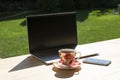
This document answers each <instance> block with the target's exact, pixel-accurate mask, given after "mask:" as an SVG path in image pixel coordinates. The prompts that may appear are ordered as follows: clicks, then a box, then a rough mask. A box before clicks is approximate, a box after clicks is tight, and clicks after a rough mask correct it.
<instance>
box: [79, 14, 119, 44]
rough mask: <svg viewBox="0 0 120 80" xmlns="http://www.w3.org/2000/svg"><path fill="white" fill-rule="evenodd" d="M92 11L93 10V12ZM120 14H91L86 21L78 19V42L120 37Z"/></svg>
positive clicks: (83, 42)
mask: <svg viewBox="0 0 120 80" xmlns="http://www.w3.org/2000/svg"><path fill="white" fill-rule="evenodd" d="M91 13H92V12H91ZM119 21H120V16H119V15H112V14H107V15H106V14H105V15H104V14H103V15H100V16H96V15H95V16H93V15H92V16H89V17H88V18H87V19H86V20H85V21H83V22H80V21H79V20H78V21H77V26H78V43H79V44H85V43H91V42H96V41H103V40H108V39H113V38H119V37H120V34H119V32H120V26H119V25H120V22H119Z"/></svg>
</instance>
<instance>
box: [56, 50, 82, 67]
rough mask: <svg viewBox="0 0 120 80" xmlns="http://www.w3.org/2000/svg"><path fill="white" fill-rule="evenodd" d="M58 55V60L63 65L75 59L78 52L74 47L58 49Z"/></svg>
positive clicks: (69, 63) (68, 64)
mask: <svg viewBox="0 0 120 80" xmlns="http://www.w3.org/2000/svg"><path fill="white" fill-rule="evenodd" d="M58 52H59V56H60V62H61V63H62V64H63V65H67V66H70V65H71V63H72V62H73V61H75V59H76V54H78V53H79V57H78V58H80V52H76V50H74V49H60V50H59V51H58Z"/></svg>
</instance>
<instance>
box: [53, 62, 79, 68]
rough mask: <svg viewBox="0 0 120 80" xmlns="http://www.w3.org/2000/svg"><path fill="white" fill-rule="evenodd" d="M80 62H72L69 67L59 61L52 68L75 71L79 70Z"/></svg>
mask: <svg viewBox="0 0 120 80" xmlns="http://www.w3.org/2000/svg"><path fill="white" fill-rule="evenodd" d="M80 64H81V63H80V62H79V61H78V60H74V61H73V62H72V63H71V65H70V66H67V65H64V64H62V63H61V62H60V61H58V62H55V63H53V65H54V67H56V68H59V69H76V68H80Z"/></svg>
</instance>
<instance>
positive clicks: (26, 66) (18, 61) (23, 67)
mask: <svg viewBox="0 0 120 80" xmlns="http://www.w3.org/2000/svg"><path fill="white" fill-rule="evenodd" d="M77 50H80V51H81V53H82V54H83V53H86V52H98V53H99V56H95V57H97V58H102V59H108V60H111V61H112V63H111V64H110V65H109V66H99V65H91V64H85V63H82V64H81V69H76V70H68V71H67V70H60V69H57V68H55V67H53V65H44V64H43V63H41V62H40V61H38V60H37V59H36V58H34V57H32V56H31V55H23V56H18V57H11V58H6V59H0V80H120V38H118V39H113V40H108V41H102V42H95V43H90V44H84V45H79V46H78V47H77ZM80 61H81V62H82V59H81V60H80Z"/></svg>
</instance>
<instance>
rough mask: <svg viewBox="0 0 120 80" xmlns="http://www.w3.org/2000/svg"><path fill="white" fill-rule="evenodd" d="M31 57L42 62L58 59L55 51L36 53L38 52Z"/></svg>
mask: <svg viewBox="0 0 120 80" xmlns="http://www.w3.org/2000/svg"><path fill="white" fill-rule="evenodd" d="M33 55H35V56H36V57H38V58H40V60H42V61H44V62H52V61H56V60H58V59H59V55H58V51H57V50H54V51H53V50H45V51H38V52H35V53H34V54H33Z"/></svg>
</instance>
